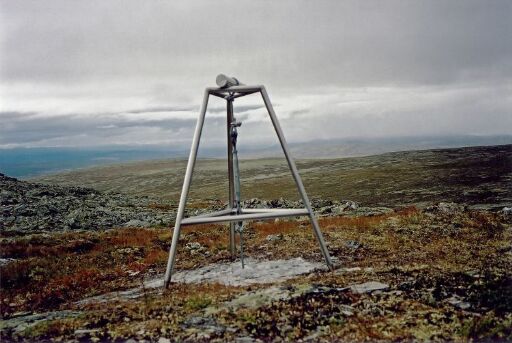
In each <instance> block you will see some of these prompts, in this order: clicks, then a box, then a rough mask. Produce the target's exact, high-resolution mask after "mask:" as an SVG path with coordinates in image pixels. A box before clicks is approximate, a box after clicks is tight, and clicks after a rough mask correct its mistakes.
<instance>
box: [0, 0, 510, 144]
mask: <svg viewBox="0 0 512 343" xmlns="http://www.w3.org/2000/svg"><path fill="white" fill-rule="evenodd" d="M511 13H512V2H510V1H505V0H503V1H501V0H490V1H477V0H469V1H464V2H461V1H452V2H450V1H428V2H427V1H421V0H418V1H398V0H396V1H394V0H393V1H386V2H381V1H365V2H361V1H355V0H354V1H336V0H332V1H327V0H321V1H314V2H312V1H306V0H298V1H296V0H293V1H292V0H284V1H279V2H267V1H261V2H256V1H249V0H243V1H237V2H236V3H233V2H232V1H227V0H219V1H216V2H215V3H212V2H211V1H207V0H200V1H172V2H170V1H169V2H153V1H152V2H142V3H141V2H140V1H136V0H113V1H108V2H106V1H100V0H97V1H96V0H93V1H85V2H78V1H67V0H53V1H44V2H43V1H8V0H0V99H1V102H0V111H3V112H2V113H0V120H1V121H2V125H1V127H0V145H9V144H35V145H37V144H54V142H58V144H66V142H67V141H66V139H68V142H69V144H78V145H80V144H90V143H91V142H99V143H101V144H108V143H109V142H111V143H115V142H117V141H116V140H118V139H119V140H123V141H124V140H128V139H129V137H130V135H133V137H134V138H133V141H134V142H135V143H136V142H137V139H140V140H142V141H144V140H145V138H144V135H151V136H152V137H153V138H154V139H159V140H162V141H166V140H172V139H176V140H177V141H180V142H183V141H184V140H186V139H189V138H186V137H189V136H190V134H191V132H192V130H193V126H194V123H195V117H194V118H193V119H191V117H190V113H189V112H196V111H198V110H199V105H200V103H201V96H202V91H203V89H204V87H206V86H213V85H214V78H215V76H216V74H217V73H219V72H223V73H227V74H230V75H234V76H237V77H239V78H240V80H241V81H242V82H244V83H258V84H265V85H266V86H267V89H268V90H269V92H270V95H271V97H272V100H274V97H275V100H274V102H275V103H276V104H277V103H279V104H280V105H281V106H279V108H278V115H280V116H281V117H282V118H283V122H284V124H285V125H283V126H284V130H285V131H286V133H287V134H289V135H290V137H291V140H296V141H297V140H301V139H306V138H309V137H317V136H319V135H328V136H329V137H343V136H348V135H363V136H365V135H372V134H374V135H375V134H378V135H396V134H403V133H407V134H411V135H414V134H436V133H448V134H449V133H450V132H453V133H475V132H482V133H486V134H493V133H503V132H504V131H506V129H505V128H506V124H510V119H508V118H510V117H512V116H511V115H510V114H511V113H512V100H511V96H510V94H511V92H512V20H510V16H511ZM379 87H380V88H383V89H388V88H389V89H394V90H396V92H400V91H403V92H404V94H403V96H401V97H398V96H397V95H396V93H393V94H392V95H389V96H390V98H389V99H385V100H388V101H381V102H378V106H373V107H371V106H370V107H368V105H366V103H365V102H360V103H356V102H354V101H358V99H355V100H354V99H349V100H351V101H353V103H352V105H350V106H348V105H347V103H346V102H345V103H344V101H346V100H347V99H345V92H350V91H354V90H357V91H359V92H360V93H361V94H365V91H366V90H367V94H369V96H370V98H368V97H366V98H365V101H366V100H368V101H369V102H370V103H372V101H373V102H375V99H372V98H371V96H373V95H375V97H378V96H382V95H381V94H379V93H378V92H376V93H375V94H374V92H375V89H376V88H379ZM465 87H469V88H475V89H476V90H475V91H473V92H472V93H471V92H470V93H468V92H465V91H462V90H461V89H464V88H465ZM437 88H443V89H446V90H452V91H446V92H443V93H442V94H440V95H439V94H437V93H436V92H432V90H433V89H434V90H435V89H437ZM407 92H409V93H407ZM98 94H100V95H101V97H102V99H101V100H102V102H101V104H98V103H99V101H98V99H97V98H98ZM297 95H304V99H305V100H304V99H302V98H300V97H297ZM324 95H328V96H330V97H331V98H329V99H326V100H323V98H322V97H323V96H324ZM383 96H388V95H387V93H384V95H383ZM391 96H393V97H395V98H391ZM108 99H112V100H108ZM134 99H135V100H134ZM310 100H311V101H313V100H314V101H313V102H314V103H309V101H310ZM215 101H218V102H215ZM340 103H344V105H343V106H345V107H340V106H339V104H340ZM404 104H407V106H405V107H404V106H403V105H404ZM210 105H211V106H210V108H209V109H210V112H211V113H214V114H218V113H222V112H223V111H224V110H225V108H224V104H221V102H220V100H218V99H217V100H212V101H211V103H210ZM68 106H70V107H71V108H75V107H76V108H78V109H79V111H80V114H77V113H78V111H74V110H67V107H68ZM54 108H57V110H58V111H56V112H58V113H57V114H59V115H58V116H55V115H53V116H45V115H44V114H45V113H53V114H56V112H52V110H54ZM262 109H263V106H262V105H261V104H259V102H258V104H252V103H245V102H243V101H242V100H241V101H240V102H238V100H237V103H236V111H237V113H239V114H240V116H239V117H240V118H242V119H243V120H248V119H251V116H250V115H249V114H251V115H252V114H253V113H257V112H259V111H261V110H262ZM65 112H66V113H65ZM67 112H69V113H67ZM157 112H174V113H175V115H173V118H172V119H170V118H162V117H158V116H156V115H155V116H151V114H156V113H157ZM123 114H132V115H135V116H132V118H130V119H127V118H124V117H123ZM138 115H140V118H139V116H138ZM133 117H135V118H133ZM179 118H183V119H179ZM429 118H432V119H429ZM433 118H435V121H434V119H433ZM143 119H144V120H143ZM208 120H209V122H208V124H209V125H211V126H212V127H211V128H210V127H208V128H205V130H206V131H208V130H210V131H211V132H212V134H211V136H212V137H213V136H214V134H213V133H217V132H218V133H219V134H224V132H223V131H222V130H221V127H222V125H223V121H222V120H221V119H220V118H209V119H208ZM266 125H267V126H266ZM247 127H249V128H251V132H252V133H253V134H255V135H258V136H257V137H256V138H254V140H255V141H263V140H265V139H271V137H273V136H272V133H271V131H270V133H268V134H267V131H268V122H266V123H264V122H257V121H254V122H252V123H247V126H244V129H246V128H247ZM137 128H138V129H139V130H140V134H137V133H136V132H135V131H136V130H137ZM158 130H160V131H158ZM208 132H209V131H208ZM80 135H86V136H87V137H86V138H82V140H80V139H79V138H77V137H79V136H80ZM90 137H94V138H101V139H97V140H95V139H91V138H90ZM55 144H57V143H55Z"/></svg>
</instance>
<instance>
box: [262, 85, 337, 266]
mask: <svg viewBox="0 0 512 343" xmlns="http://www.w3.org/2000/svg"><path fill="white" fill-rule="evenodd" d="M261 96H262V97H263V102H264V103H265V107H266V108H267V111H268V114H269V115H270V119H271V120H272V124H273V125H274V129H275V130H276V133H277V137H278V138H279V142H280V143H281V147H282V148H283V152H284V155H285V157H286V160H287V161H288V166H289V167H290V170H291V172H292V175H293V179H294V180H295V184H296V185H297V188H298V190H299V193H300V195H301V197H302V202H303V203H304V206H305V207H306V209H307V210H308V212H309V218H310V220H311V225H312V226H313V232H314V233H315V236H316V239H317V241H318V243H319V244H320V250H321V251H322V255H323V256H324V259H325V263H326V264H327V266H328V267H329V269H331V270H332V269H333V264H332V261H331V256H330V255H329V251H328V250H327V247H326V245H325V241H324V237H323V235H322V232H321V231H320V227H319V225H318V222H317V220H316V217H315V214H314V213H313V209H312V208H311V204H310V203H309V198H308V195H307V194H306V190H305V189H304V185H303V184H302V179H301V178H300V175H299V172H298V171H297V167H296V166H295V162H294V161H293V159H292V157H291V155H290V151H289V150H288V145H287V144H286V140H285V138H284V135H283V131H282V130H281V126H280V125H279V121H278V120H277V116H276V113H275V112H274V108H273V107H272V104H271V103H270V98H269V96H268V94H267V91H266V89H265V87H263V86H262V87H261Z"/></svg>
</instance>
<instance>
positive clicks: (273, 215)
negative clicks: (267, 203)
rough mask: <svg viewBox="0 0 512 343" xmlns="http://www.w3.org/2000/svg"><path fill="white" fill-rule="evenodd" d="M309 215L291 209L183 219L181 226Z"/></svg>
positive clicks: (305, 211) (306, 211)
mask: <svg viewBox="0 0 512 343" xmlns="http://www.w3.org/2000/svg"><path fill="white" fill-rule="evenodd" d="M307 215H309V212H308V210H306V209H303V210H301V209H292V210H286V211H284V210H283V211H279V212H265V213H248V214H237V215H230V216H219V217H203V218H197V217H192V218H185V219H183V220H182V221H181V225H193V224H209V223H222V222H240V221H244V220H260V219H271V218H279V217H299V216H307Z"/></svg>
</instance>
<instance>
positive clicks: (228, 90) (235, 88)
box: [206, 86, 263, 94]
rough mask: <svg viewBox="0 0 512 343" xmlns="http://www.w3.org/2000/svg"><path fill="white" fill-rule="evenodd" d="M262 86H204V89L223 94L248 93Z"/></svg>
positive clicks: (258, 89) (256, 90) (257, 90)
mask: <svg viewBox="0 0 512 343" xmlns="http://www.w3.org/2000/svg"><path fill="white" fill-rule="evenodd" d="M262 87H263V86H233V87H228V88H214V87H209V88H206V91H208V92H209V93H210V94H213V93H217V94H223V93H248V92H259V91H261V89H262Z"/></svg>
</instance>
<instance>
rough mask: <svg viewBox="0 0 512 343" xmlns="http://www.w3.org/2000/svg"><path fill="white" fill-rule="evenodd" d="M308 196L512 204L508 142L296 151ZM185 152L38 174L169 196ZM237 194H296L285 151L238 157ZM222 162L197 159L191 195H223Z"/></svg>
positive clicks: (176, 190) (174, 193)
mask: <svg viewBox="0 0 512 343" xmlns="http://www.w3.org/2000/svg"><path fill="white" fill-rule="evenodd" d="M297 166H298V169H299V172H300V174H301V175H302V177H303V180H304V184H305V187H306V189H307V191H308V193H309V194H310V196H312V197H319V198H323V199H332V200H341V199H346V200H353V201H356V202H360V203H361V204H363V205H367V206H402V205H407V204H422V203H430V202H439V201H454V202H459V203H465V204H468V205H473V206H481V207H488V208H489V207H490V208H502V207H504V206H512V187H511V185H512V145H510V144H509V145H500V146H487V147H466V148H452V149H434V150H422V151H404V152H392V153H386V154H381V155H373V156H366V157H351V158H336V159H299V160H297ZM185 168H186V161H185V160H159V161H145V162H131V163H124V164H117V165H109V166H101V167H95V168H90V169H83V170H77V171H71V172H66V173H61V174H57V175H48V176H44V177H39V178H37V181H39V182H45V183H52V184H60V185H81V186H86V187H91V188H95V189H98V190H102V191H115V192H121V193H126V194H132V195H150V196H152V197H158V198H160V199H161V200H162V201H167V202H173V203H175V202H176V201H177V199H178V198H179V194H180V191H181V185H182V182H183V176H184V173H185ZM240 169H241V177H242V198H243V199H249V198H260V199H277V198H279V197H285V198H289V199H297V198H298V195H297V192H296V189H295V186H294V183H293V179H292V177H291V175H290V172H289V170H288V167H287V165H286V162H285V161H284V159H283V158H279V159H278V158H265V159H247V160H242V161H240ZM226 175H227V162H226V160H220V159H202V160H199V161H198V163H197V165H196V169H195V172H194V177H193V181H192V188H191V193H190V196H191V201H194V200H204V199H221V200H226V196H227V180H226V178H227V176H226Z"/></svg>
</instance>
